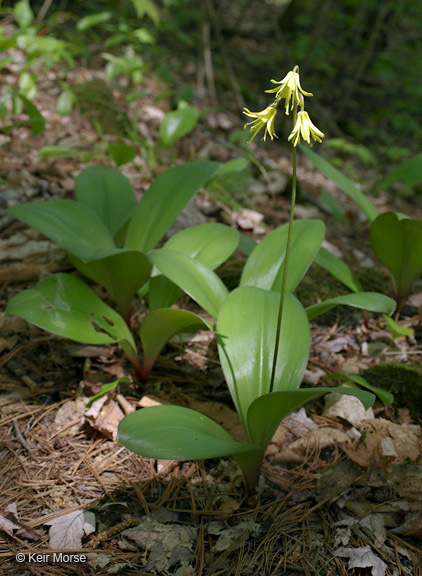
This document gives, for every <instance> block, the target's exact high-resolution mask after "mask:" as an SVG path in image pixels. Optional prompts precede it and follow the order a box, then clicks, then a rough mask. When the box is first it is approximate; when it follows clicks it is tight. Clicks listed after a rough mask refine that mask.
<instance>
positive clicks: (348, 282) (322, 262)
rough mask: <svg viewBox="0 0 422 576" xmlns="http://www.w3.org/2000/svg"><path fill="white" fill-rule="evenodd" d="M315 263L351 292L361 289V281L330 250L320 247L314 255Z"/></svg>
mask: <svg viewBox="0 0 422 576" xmlns="http://www.w3.org/2000/svg"><path fill="white" fill-rule="evenodd" d="M315 263H316V264H318V265H319V266H321V268H324V270H327V272H329V273H330V274H331V275H332V276H334V278H337V280H340V282H342V283H343V284H344V285H345V286H347V287H348V288H349V289H350V290H352V291H353V292H361V291H362V285H361V283H360V282H359V280H358V279H357V278H356V276H355V275H354V274H353V272H352V271H351V270H350V268H349V267H348V266H347V265H346V264H345V263H344V262H343V261H342V260H340V258H337V256H335V255H334V254H333V253H332V252H329V251H328V250H326V249H325V248H320V250H319V252H318V254H317V255H316V257H315Z"/></svg>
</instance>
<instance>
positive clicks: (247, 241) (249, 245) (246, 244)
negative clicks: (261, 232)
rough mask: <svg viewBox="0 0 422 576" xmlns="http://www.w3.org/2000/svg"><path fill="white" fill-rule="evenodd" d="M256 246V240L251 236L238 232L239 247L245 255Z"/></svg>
mask: <svg viewBox="0 0 422 576" xmlns="http://www.w3.org/2000/svg"><path fill="white" fill-rule="evenodd" d="M256 246H258V242H257V241H256V240H255V239H254V238H252V236H246V234H243V233H242V232H240V234H239V248H240V249H241V250H242V252H244V253H245V254H246V255H247V256H250V255H251V254H252V252H253V251H254V249H255V247H256Z"/></svg>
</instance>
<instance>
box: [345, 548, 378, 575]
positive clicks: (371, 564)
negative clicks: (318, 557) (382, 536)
mask: <svg viewBox="0 0 422 576" xmlns="http://www.w3.org/2000/svg"><path fill="white" fill-rule="evenodd" d="M334 554H335V555H336V556H339V557H340V558H349V564H348V569H349V570H352V568H371V574H372V576H385V572H386V570H387V564H386V563H385V562H383V561H382V560H381V558H379V557H378V556H375V554H374V553H373V552H372V550H371V548H370V546H363V547H362V548H338V549H337V550H335V552H334Z"/></svg>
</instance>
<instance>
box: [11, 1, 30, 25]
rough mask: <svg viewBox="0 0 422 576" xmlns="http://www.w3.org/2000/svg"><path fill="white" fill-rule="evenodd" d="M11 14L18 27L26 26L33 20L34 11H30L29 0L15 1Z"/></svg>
mask: <svg viewBox="0 0 422 576" xmlns="http://www.w3.org/2000/svg"><path fill="white" fill-rule="evenodd" d="M13 14H14V16H15V20H16V22H17V23H18V26H19V28H27V27H28V26H29V25H30V24H31V23H32V21H33V20H34V13H33V12H32V9H31V5H30V3H29V0H20V1H19V2H16V4H15V6H14V8H13Z"/></svg>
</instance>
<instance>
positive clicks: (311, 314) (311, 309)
mask: <svg viewBox="0 0 422 576" xmlns="http://www.w3.org/2000/svg"><path fill="white" fill-rule="evenodd" d="M340 304H342V305H344V306H352V307H353V308H361V309H362V310H369V312H379V313H381V314H389V315H390V314H392V313H393V312H394V310H395V308H396V303H395V301H394V300H393V299H392V298H389V297H388V296H384V294H379V293H378V292H356V293H353V294H345V295H344V296H337V298H330V299H329V300H324V302H319V303H318V304H313V305H312V306H308V307H307V308H306V313H307V315H308V319H309V320H313V319H314V318H316V317H317V316H320V315H321V314H324V312H328V310H331V308H334V306H338V305H340Z"/></svg>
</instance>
